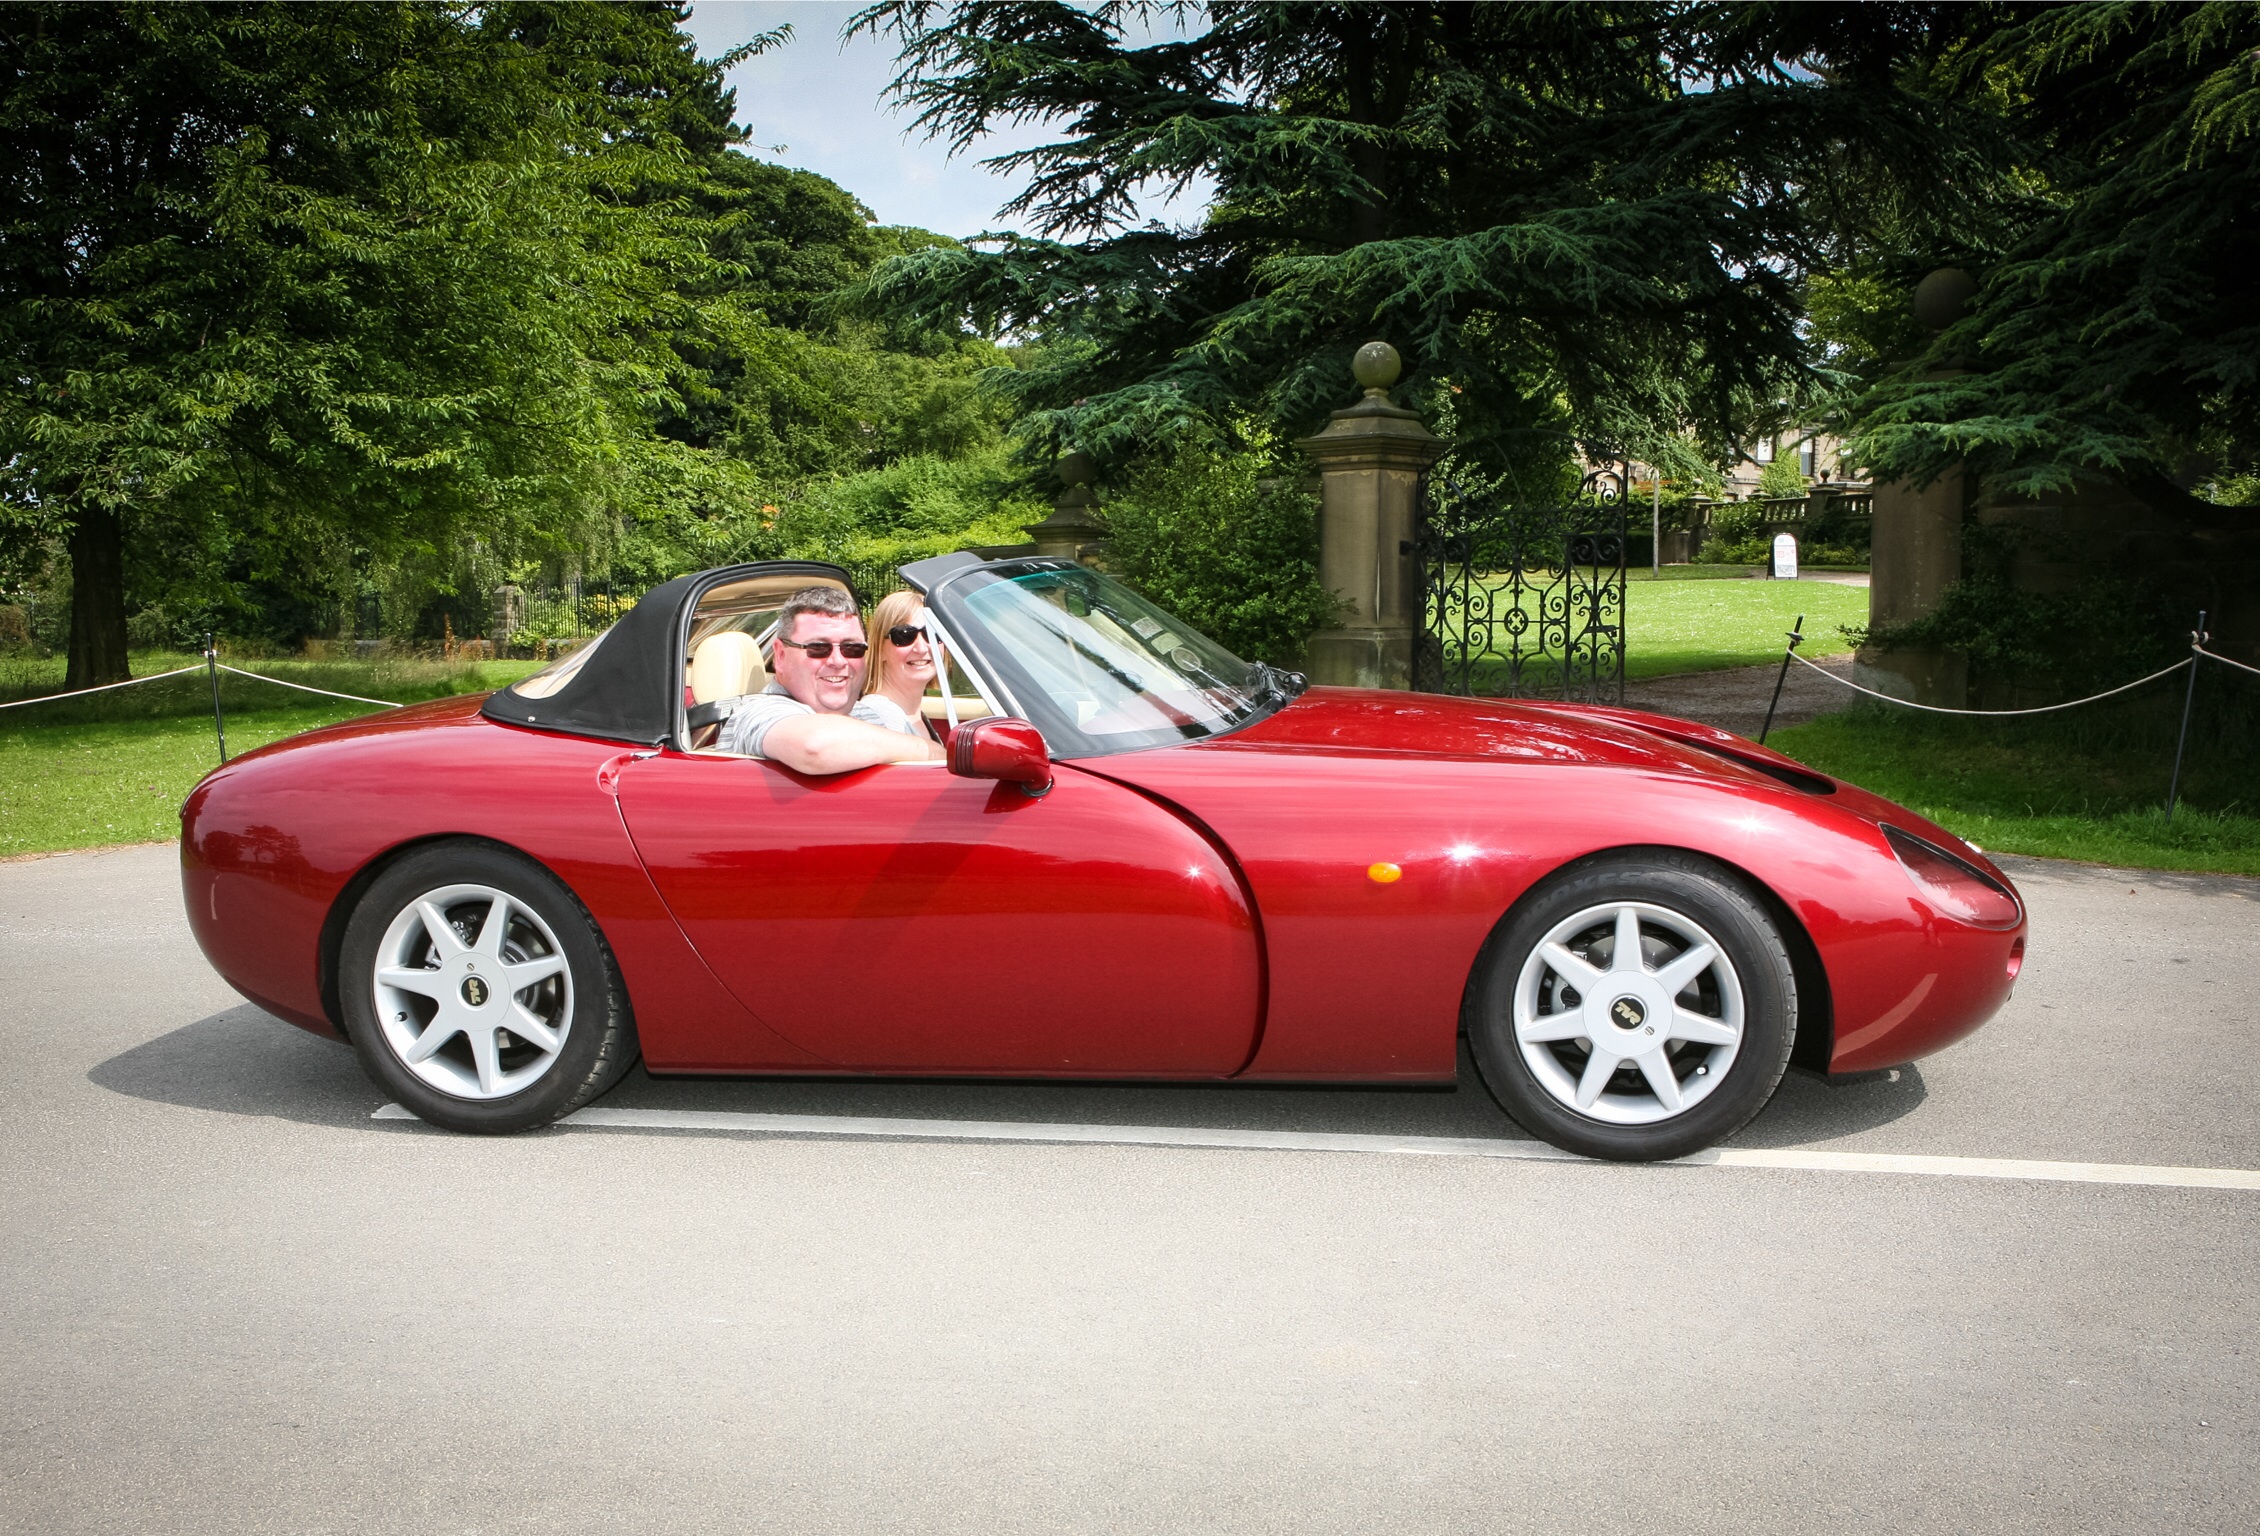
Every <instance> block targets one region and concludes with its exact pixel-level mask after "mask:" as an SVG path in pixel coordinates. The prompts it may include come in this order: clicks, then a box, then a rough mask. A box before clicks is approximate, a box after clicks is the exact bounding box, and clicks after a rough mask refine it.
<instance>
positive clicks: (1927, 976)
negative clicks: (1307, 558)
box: [181, 555, 2025, 1159]
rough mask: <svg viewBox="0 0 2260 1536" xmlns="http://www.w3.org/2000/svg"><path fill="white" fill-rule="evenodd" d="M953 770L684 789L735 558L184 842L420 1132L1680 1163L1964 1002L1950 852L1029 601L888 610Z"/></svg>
mask: <svg viewBox="0 0 2260 1536" xmlns="http://www.w3.org/2000/svg"><path fill="white" fill-rule="evenodd" d="M902 575H903V578H904V579H905V580H906V581H907V582H908V583H909V584H910V585H911V586H912V587H914V588H916V589H917V590H918V591H920V592H922V593H923V594H924V595H925V598H926V601H927V605H928V620H927V622H928V623H929V625H930V626H931V630H932V632H933V634H934V636H935V639H936V643H937V644H938V645H939V646H941V647H942V648H943V651H944V654H945V656H946V661H945V663H944V665H943V666H942V667H941V669H940V676H941V682H942V686H941V687H940V688H939V690H938V691H937V692H936V693H935V695H934V696H933V697H930V698H929V699H928V700H927V711H928V713H929V715H930V716H931V717H932V719H931V722H930V723H931V725H932V728H933V730H934V731H935V733H936V734H937V735H939V736H941V737H942V738H943V739H944V740H945V741H946V742H947V744H948V748H949V753H948V761H947V763H946V764H945V763H941V762H935V763H930V764H901V765H893V766H883V767H876V768H868V769H863V770H860V771H857V772H853V773H843V774H838V775H834V776H830V777H810V776H805V775H802V774H799V773H796V772H794V771H792V770H791V769H788V768H785V767H782V766H780V765H779V764H777V763H774V762H769V761H764V760H760V759H756V758H749V757H743V756H737V755H733V754H728V753H723V752H719V751H716V750H714V749H713V748H712V747H711V746H707V745H705V744H704V743H706V742H708V741H709V740H711V739H712V735H713V730H712V726H713V722H714V720H715V719H716V718H717V717H718V716H719V715H721V714H724V713H726V712H728V711H729V709H730V708H731V707H732V704H731V701H733V700H736V699H740V698H743V697H745V696H747V695H751V694H755V693H758V692H760V690H761V689H762V688H763V686H764V684H765V682H766V665H767V663H766V655H767V649H766V648H767V646H768V644H769V643H770V641H771V640H772V638H773V632H774V629H775V620H776V616H777V612H778V610H779V609H780V608H781V607H782V606H783V604H784V601H785V599H786V597H787V596H788V595H789V594H791V593H792V592H794V591H795V590H797V589H799V588H802V587H805V586H809V585H812V584H813V585H827V584H828V585H834V586H839V587H843V588H845V587H846V586H847V582H848V579H847V576H846V574H845V573H844V572H842V571H840V570H839V569H837V568H836V567H832V566H826V565H817V564H810V563H791V562H772V563H768V564H760V565H741V566H733V567H729V568H727V569H723V570H713V571H705V572H702V573H700V574H698V575H694V576H686V577H682V578H680V579H678V580H675V581H671V582H669V583H667V584H666V585H664V586H662V587H659V588H657V589H656V590H654V591H653V592H651V593H650V594H649V595H648V596H646V597H645V598H644V600H643V601H642V602H641V603H639V604H638V605H637V606H636V607H635V608H634V609H633V610H631V611H630V612H629V613H628V615H627V616H626V617H624V618H623V619H621V621H620V622H619V623H618V624H616V625H615V626H614V627H613V628H612V629H611V630H610V631H608V632H607V633H606V634H604V635H603V636H601V637H599V638H598V639H597V640H596V641H594V642H592V643H591V644H589V645H587V646H585V647H583V648H582V649H580V650H579V651H576V652H574V653H573V654H572V655H570V656H568V657H566V658H565V659H564V660H562V661H560V662H558V663H556V664H555V665H553V666H551V667H549V668H548V669H547V670H546V671H543V672H540V673H537V674H535V675H534V676H532V677H530V678H528V679H526V680H525V681H523V682H521V683H518V684H516V685H515V686H513V687H510V688H505V689H503V690H501V691H499V692H497V693H494V694H491V695H488V696H487V697H485V698H483V699H482V698H477V697H471V698H461V699H450V700H446V701H443V702H440V703H434V704H425V705H420V706H417V707H414V708H410V709H403V710H399V711H396V712H393V713H390V714H386V715H382V716H377V717H372V718H368V719H363V720H358V721H354V722H352V723H350V724H345V725H339V726H333V727H330V728H327V729H324V730H318V731H314V732H311V733H309V734H307V735H303V736H299V737H295V738H293V739H291V740H289V741H284V742H279V743H277V744H275V745H273V746H270V747H267V748H264V749H262V750H260V751H257V752H253V753H250V754H247V755H246V756H243V757H240V758H237V759H236V760H235V761H233V762H231V763H229V764H227V765H226V766H225V767H223V768H220V769H218V770H217V771H215V772H214V773H213V774H212V775H211V776H210V777H208V778H206V779H205V780H204V781H203V783H201V784H200V785H198V786H197V788H196V790H195V792H194V793H193V794H191V795H190V796H189V799H188V803H187V805H186V806H185V808H184V809H183V812H182V816H183V824H182V833H181V863H182V882H183V886H184V889H185V894H186V897H187V903H188V913H189V918H190V920H191V922H192V924H193V926H194V928H195V932H196V936H197V939H198V941H199V942H200V943H201V944H202V945H203V947H204V952H205V954H206V955H208V956H209V957H210V958H211V961H212V964H213V965H214V966H215V967H217V968H218V970H219V972H220V974H221V975H223V976H225V977H226V978H227V979H228V981H229V982H231V983H232V984H233V985H234V986H235V987H236V988H237V989H239V990H240V991H241V992H242V993H243V994H244V995H245V996H246V997H248V998H250V999H251V1000H252V1001H253V1002H255V1003H257V1004H259V1005H260V1006H261V1007H263V1008H265V1009H267V1010H269V1011H271V1012H273V1013H276V1014H279V1015H281V1016H282V1017H283V1018H285V1019H288V1020H290V1021H292V1022H293V1023H296V1024H299V1025H302V1026H303V1027H305V1028H307V1029H310V1030H313V1031H315V1032H317V1033H320V1034H324V1035H331V1036H340V1035H341V1036H343V1038H345V1039H346V1040H348V1041H350V1042H351V1043H352V1045H353V1047H354V1048H355V1050H356V1051H358V1052H359V1054H360V1058H361V1061H362V1063H363V1064H364V1065H365V1067H366V1068H367V1070H368V1072H369V1074H370V1076H371V1077H373V1078H374V1079H375V1080H376V1082H377V1083H378V1085H379V1086H380V1087H381V1088H382V1089H383V1090H384V1091H385V1092H386V1093H388V1094H390V1095H392V1096H393V1097H394V1098H396V1099H397V1100H399V1101H400V1102H401V1103H403V1104H405V1105H406V1106H408V1107H409V1108H410V1109H412V1110H414V1111H415V1112H416V1113H417V1114H418V1115H421V1116H422V1117H423V1118H425V1119H426V1120H429V1121H431V1122H433V1123H435V1124H438V1125H443V1126H450V1127H454V1128H456V1129H459V1130H465V1131H513V1130H520V1129H524V1128H526V1127H530V1126H537V1125H541V1124H544V1123H547V1122H549V1121H551V1120H554V1119H556V1118H558V1117H559V1116H561V1115H564V1114H567V1113H569V1112H571V1111H572V1110H574V1109H576V1108H577V1107H579V1106H580V1105H582V1104H585V1103H587V1102H588V1101H589V1100H590V1099H592V1098H594V1097H595V1096H596V1095H598V1094H600V1093H602V1092H603V1091H604V1090H605V1089H606V1088H607V1087H608V1086H609V1085H611V1084H612V1083H613V1082H615V1081H616V1080H617V1079H618V1078H619V1077H620V1075H621V1074H622V1073H623V1072H625V1071H626V1070H628V1068H629V1067H630V1066H631V1065H632V1064H633V1063H634V1062H635V1061H636V1059H637V1057H638V1055H639V1053H640V1055H641V1057H642V1059H643V1061H644V1063H645V1065H646V1066H647V1067H648V1068H649V1069H650V1070H651V1071H653V1072H655V1073H759V1074H781V1073H801V1074H818V1075H840V1074H885V1075H913V1076H979V1077H1018V1078H1030V1077H1035V1078H1145V1079H1164V1078H1167V1079H1193V1080H1214V1081H1218V1082H1250V1083H1282V1082H1335V1083H1372V1084H1392V1083H1395V1084H1416V1083H1439V1082H1450V1081H1452V1080H1453V1078H1454V1076H1455V1074H1456V1070H1457V1060H1458V1043H1459V1039H1460V1036H1461V1035H1462V1034H1463V1033H1464V1034H1465V1035H1466V1036H1467V1037H1468V1040H1469V1043H1470V1046H1471V1048H1472V1052H1473V1055H1474V1057H1475V1060H1476V1062H1477V1063H1478V1064H1479V1066H1480V1068H1481V1071H1482V1074H1483V1077H1484V1080H1485V1081H1486V1082H1487V1083H1488V1084H1489V1085H1490V1087H1491V1089H1492V1091H1493V1092H1494V1093H1495V1094H1496V1095H1497V1096H1498V1098H1499V1100H1500V1102H1501V1103H1502V1104H1503V1105H1504V1106H1505V1107H1506V1110H1507V1112H1508V1113H1509V1114H1510V1115H1512V1116H1513V1117H1514V1119H1515V1120H1517V1121H1519V1122H1520V1123H1521V1124H1522V1125H1523V1126H1525V1127H1527V1128H1528V1129H1529V1130H1530V1131H1532V1132H1534V1133H1536V1134H1537V1135H1539V1136H1542V1137H1544V1138H1546V1139H1547V1140H1548V1141H1551V1142H1554V1143H1555V1144H1557V1145H1559V1146H1562V1147H1566V1148H1570V1149H1572V1150H1574V1151H1578V1152H1582V1153H1586V1154H1589V1155H1592V1156H1596V1157H1607V1158H1619V1159H1649V1158H1663V1157H1674V1156H1679V1155H1683V1154H1685V1153H1688V1152H1691V1151H1694V1150H1696V1149H1698V1148H1700V1147H1703V1146H1705V1145H1707V1144H1709V1143H1711V1142H1714V1141H1717V1140H1719V1139H1720V1138H1722V1137H1725V1136H1727V1135H1729V1134H1731V1133H1732V1132H1733V1131H1734V1130H1735V1129H1736V1128H1738V1127H1739V1126H1741V1125H1742V1124H1743V1123H1744V1122H1745V1121H1747V1120H1749V1118H1750V1117H1751V1116H1752V1115H1754V1114H1756V1113H1757V1112H1758V1110H1759V1109H1760V1108H1761V1107H1763V1106H1764V1104H1765V1103H1766V1101H1767V1099H1768V1098H1769V1097H1770V1096H1771V1095H1772V1093H1773V1091H1774V1088H1775V1086H1776V1084H1777V1083H1778V1082H1779V1081H1780V1079H1781V1075H1782V1072H1783V1070H1784V1069H1785V1068H1786V1067H1787V1066H1788V1065H1789V1064H1790V1063H1792V1062H1795V1063H1798V1064H1801V1065H1804V1066H1808V1067H1810V1068H1813V1069H1815V1070H1819V1071H1824V1072H1830V1073H1854V1072H1862V1071H1868V1070H1872V1069H1875V1068H1879V1067H1885V1066H1890V1065H1894V1064H1896V1063H1900V1062H1905V1061H1909V1060H1911V1059H1913V1058H1915V1057H1917V1056H1921V1055H1923V1054H1925V1053H1926V1052H1930V1051H1935V1050H1938V1049H1939V1048H1940V1047H1942V1046H1945V1045H1948V1044H1950V1043H1951V1042H1953V1041H1955V1040H1958V1039H1960V1038H1961V1037H1962V1036H1964V1035H1966V1034H1968V1033H1969V1032H1970V1031H1971V1030H1973V1029H1975V1028H1976V1027H1977V1026H1978V1025H1979V1024H1981V1023H1983V1022H1984V1021H1985V1020H1986V1019H1987V1018H1988V1017H1990V1016H1991V1015H1992V1013H1993V1012H1994V1010H1995V1009H1996V1008H1998V1007H1999V1006H2000V1004H2001V1002H2002V1001H2003V999H2004V998H2006V997H2007V995H2008V992H2009V988H2010V985H2011V983H2012V982H2013V981H2014V980H2015V978H2016V975H2017V968H2018V966H2019V964H2020V963H2021V961H2022V959H2023V956H2024V931H2025V914H2024V908H2023V904H2022V902H2021V901H2020V899H2019V897H2018V895H2017V893H2016V891H2015V889H2014V888H2013V887H2012V886H2011V885H2010V883H2009V881H2008V879H2007V877H2005V876H2004V875H2003V874H2002V873H2001V871H2000V870H1998V869H1996V868H1995V867H1994V866H1993V865H1992V864H1991V863H1990V862H1988V861H1987V860H1986V858H1985V857H1984V856H1983V855H1982V854H1981V853H1979V851H1978V850H1976V849H1975V848H1972V847H1970V846H1969V845H1968V844H1966V843H1964V842H1962V841H1960V840H1959V839H1957V838H1955V837H1954V836H1953V835H1952V834H1951V833H1948V832H1946V831H1944V830H1943V829H1941V828H1939V827H1936V826H1933V825H1931V824H1930V823H1928V822H1926V821H1924V820H1923V819H1922V818H1920V817H1918V816H1914V815H1911V814H1909V813H1908V812H1906V811H1903V810H1901V809H1900V808H1899V807H1897V806H1895V805H1892V804H1889V803H1888V802H1886V801H1883V800H1879V799H1877V798H1876V797H1874V796H1872V795H1868V794H1865V793H1863V792H1862V791H1860V790H1858V789H1855V788H1853V787H1852V786H1850V785H1848V784H1843V783H1839V782H1837V781H1836V780H1833V779H1830V778H1827V777H1824V776H1822V775H1820V774H1817V773H1814V772H1812V771H1810V770H1809V769H1806V768H1803V767H1801V766H1799V765H1798V764H1796V763H1794V762H1792V761H1790V760H1789V759H1787V758H1785V757H1782V756H1781V755H1779V754H1778V753H1774V752H1769V751H1767V750H1766V749H1765V748H1763V747H1759V746H1756V745H1754V744H1753V743H1751V742H1749V741H1746V740H1744V739H1742V738H1740V737H1737V736H1733V735H1730V734H1728V733H1726V732H1724V731H1718V730H1712V729H1710V728H1708V727H1704V726H1700V725H1693V724H1690V723H1688V722H1686V721H1681V720H1672V719H1666V718H1664V717H1661V716H1655V715H1645V714H1639V713H1635V712H1632V711H1628V710H1621V709H1609V708H1600V707H1590V706H1578V705H1566V704H1546V703H1535V702H1528V701H1499V700H1485V699H1465V698H1444V697H1436V696H1431V695H1425V694H1413V693H1394V692H1378V691H1366V690H1360V689H1342V688H1306V687H1305V686H1304V684H1303V681H1302V679H1300V678H1298V677H1296V676H1294V675H1292V674H1290V673H1283V672H1280V671H1277V670H1275V669H1273V668H1271V667H1268V666H1265V665H1262V664H1260V663H1257V664H1250V663H1247V662H1243V661H1240V660H1239V659H1237V658H1236V657H1234V656H1232V655H1231V654H1229V653H1228V652H1226V651H1225V650H1224V649H1223V648H1221V647H1220V646H1218V645H1216V644H1215V643H1213V642H1212V641H1210V640H1208V639H1206V638H1204V637H1203V636H1201V635H1199V634H1197V633H1195V632H1194V631H1193V630H1192V629H1191V628H1189V627H1188V626H1187V625H1185V624H1184V623H1182V622H1181V621H1179V620H1178V619H1176V618H1174V617H1173V616H1171V615H1170V614H1168V613H1165V612H1163V611H1161V610H1160V609H1158V608H1156V607H1154V606H1153V605H1152V604H1151V603H1149V602H1147V601H1146V600H1145V599H1143V598H1141V597H1139V596H1138V595H1137V594H1136V593H1134V592H1132V591H1130V590H1129V589H1128V588H1126V587H1124V586H1122V585H1121V584H1119V583H1117V582H1115V581H1113V580H1111V579H1110V578H1108V577H1106V576H1104V575H1101V574H1099V573H1097V572H1094V571H1091V570H1088V569H1085V568H1083V567H1080V566H1077V565H1074V564H1072V563H1069V562H1066V561H1059V560H1044V559H1012V560H1001V561H982V560H980V559H977V558H975V557H973V556H971V555H951V556H944V557H942V558H939V559H935V560H928V561H923V562H921V563H918V564H915V565H910V566H906V567H904V568H903V571H902Z"/></svg>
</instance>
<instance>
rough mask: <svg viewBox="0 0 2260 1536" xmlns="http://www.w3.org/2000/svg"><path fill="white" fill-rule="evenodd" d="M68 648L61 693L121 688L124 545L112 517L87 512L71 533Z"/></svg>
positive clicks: (124, 675) (102, 512)
mask: <svg viewBox="0 0 2260 1536" xmlns="http://www.w3.org/2000/svg"><path fill="white" fill-rule="evenodd" d="M70 551H71V645H70V662H69V666H68V668H67V669H66V670H65V672H64V674H63V686H64V687H65V688H92V687H95V686H96V685H97V684H101V683H122V682H124V681H125V680H126V679H127V678H128V677H130V676H132V673H131V672H129V671H128V670H127V669H126V540H125V529H124V528H122V527H121V526H120V525H119V523H118V515H117V514H116V513H115V512H110V511H106V510H100V509H96V508H92V507H89V508H86V509H84V510H82V511H80V512H79V513H78V523H77V526H75V527H73V528H72V529H71V539H70Z"/></svg>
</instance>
